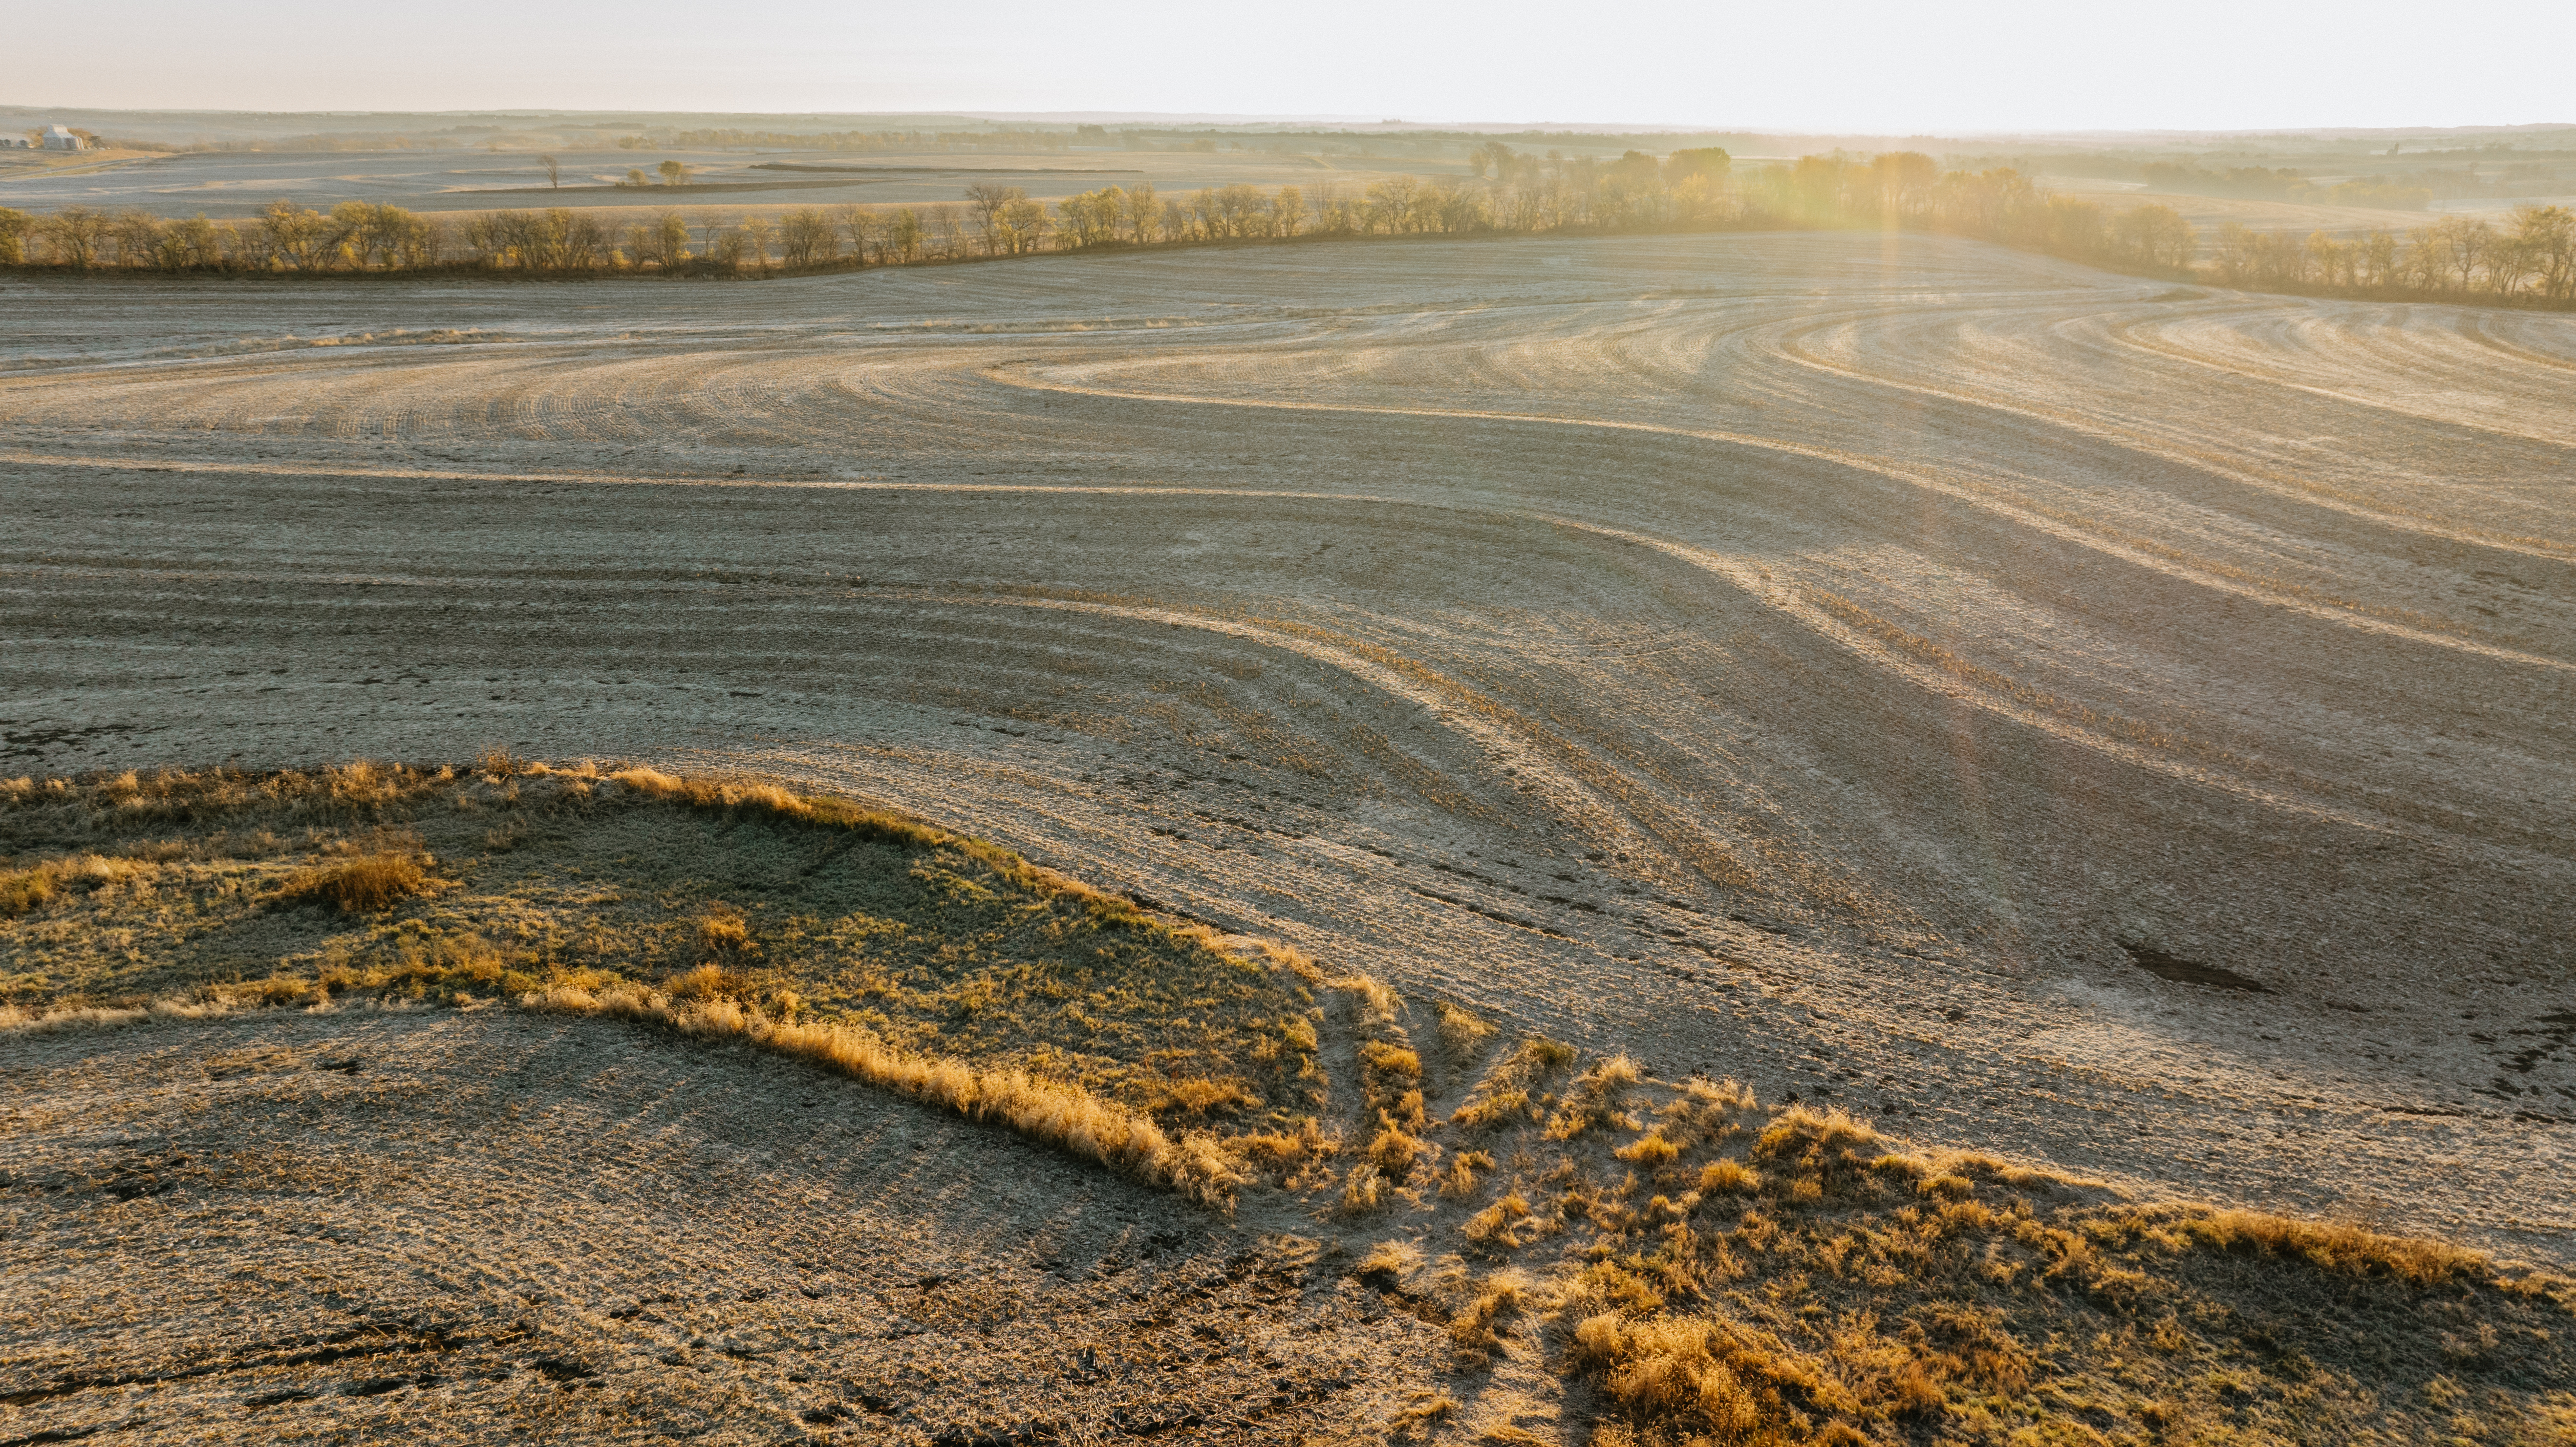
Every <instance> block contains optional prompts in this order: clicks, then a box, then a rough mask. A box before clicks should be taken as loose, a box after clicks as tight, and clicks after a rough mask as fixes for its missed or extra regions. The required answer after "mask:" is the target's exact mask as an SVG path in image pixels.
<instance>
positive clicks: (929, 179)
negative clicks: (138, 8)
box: [0, 150, 1466, 220]
mask: <svg viewBox="0 0 2576 1447" xmlns="http://www.w3.org/2000/svg"><path fill="white" fill-rule="evenodd" d="M558 159H559V160H560V161H561V163H562V167H563V189H561V190H557V189H554V188H552V187H550V186H549V185H548V183H547V180H546V173H545V168H544V167H542V166H540V165H539V164H538V163H537V158H536V157H535V156H534V155H532V154H529V153H527V152H523V151H517V152H482V151H360V152H349V151H331V152H317V153H308V154H296V153H292V152H274V151H249V152H196V153H189V154H180V155H152V156H134V157H130V158H127V159H122V160H115V161H111V162H108V163H106V164H104V165H97V166H89V165H82V166H72V167H61V166H50V167H46V166H39V165H38V164H37V163H35V162H33V161H29V162H22V163H17V164H15V165H14V166H13V164H12V163H11V162H10V161H8V160H6V159H0V206H14V207H17V208H19V209H21V210H25V211H52V210H55V209H58V208H60V207H64V206H91V207H98V208H102V209H107V210H123V209H125V208H128V207H140V208H142V209H144V210H147V211H150V212H152V213H154V214H155V215H160V216H168V217H186V216H194V215H196V214H198V213H199V212H203V213H205V214H206V215H207V216H209V217H212V218H215V219H218V220H221V219H227V218H239V217H244V216H254V215H257V214H258V213H259V211H260V209H261V208H262V207H265V206H267V205H268V204H270V203H271V202H273V201H277V200H279V199H281V198H283V199H286V200H292V201H295V202H297V203H299V204H301V205H305V206H310V207H313V208H315V209H317V210H323V211H328V210H329V209H331V207H332V206H333V205H334V204H336V203H338V202H342V201H371V202H377V203H381V204H389V205H395V206H401V207H404V208H406V209H409V210H413V211H429V212H460V211H488V210H505V209H515V208H521V207H530V206H574V207H580V208H584V209H594V208H596V209H606V210H618V211H625V210H632V211H636V212H637V213H638V215H639V216H640V215H642V214H646V213H649V212H651V211H653V210H655V209H658V208H660V207H663V206H675V207H678V208H679V209H681V210H683V211H686V212H691V213H695V212H698V211H701V210H706V209H718V210H722V211H723V212H725V213H726V214H728V215H743V214H752V213H761V214H769V213H772V212H775V211H784V210H789V209H793V208H795V207H800V206H831V205H839V204H842V203H844V202H857V203H860V204H864V205H878V204H887V205H896V204H902V205H919V204H924V203H941V202H956V201H959V200H960V199H962V193H963V192H964V189H965V188H966V187H967V186H968V185H970V184H974V183H978V182H982V183H985V184H991V185H1011V186H1019V187H1023V188H1025V189H1026V190H1027V191H1028V193H1029V194H1030V195H1031V196H1034V197H1037V198H1038V199H1040V200H1054V199H1057V198H1060V197H1063V196H1068V195H1071V194H1073V193H1075V192H1079V191H1089V190H1096V189H1098V188H1099V187H1102V186H1110V185H1125V184H1129V183H1132V182H1134V181H1137V180H1144V181H1150V182H1152V183H1153V184H1154V185H1155V186H1156V187H1158V188H1160V189H1163V190H1167V191H1170V190H1184V191H1186V190H1197V189H1200V188H1203V187H1210V186H1230V185H1235V184H1237V183H1248V184H1252V185H1258V186H1263V187H1268V188H1276V187H1278V186H1283V185H1294V186H1300V187H1311V186H1314V185H1316V184H1318V183H1324V184H1336V185H1346V186H1350V187H1353V188H1360V187H1365V186H1366V185H1367V184H1368V183H1369V182H1371V181H1375V180H1382V179H1384V178H1385V177H1386V176H1387V175H1389V174H1391V173H1395V172H1402V173H1403V174H1407V175H1417V174H1418V175H1437V174H1464V173H1465V171H1466V167H1465V166H1464V165H1463V164H1459V163H1449V162H1432V161H1413V160H1406V161H1403V162H1394V161H1389V162H1383V163H1377V162H1368V161H1356V160H1353V159H1351V158H1349V157H1336V158H1334V159H1332V160H1330V161H1325V160H1321V159H1314V158H1308V157H1304V156H1274V155H1270V154H1266V153H1248V152H1216V153H1208V154H1200V153H1196V152H1186V151H1141V152H1123V151H1047V152H1043V153H1031V154H1028V155H1009V154H998V153H986V152H980V151H979V152H971V153H961V154H956V155H942V154H939V153H937V152H927V153H925V152H923V151H919V150H904V151H885V152H835V151H775V152H754V151H717V152H702V153H693V152H688V151H622V150H609V151H583V152H567V153H565V154H564V155H562V156H560V157H559V158H558ZM664 160H678V161H681V162H684V163H686V164H687V165H688V166H689V168H690V170H691V176H690V184H689V185H687V186H684V187H682V188H680V189H678V190H676V191H665V190H664V189H663V188H660V187H658V186H657V187H653V188H648V189H646V190H644V191H642V192H638V191H635V190H629V189H620V188H618V187H617V185H616V183H617V182H619V181H620V180H622V179H624V177H625V175H626V173H627V172H628V171H629V170H642V171H644V172H646V173H647V174H648V175H649V174H652V173H653V169H654V167H655V166H657V165H659V164H660V163H661V162H662V161H664ZM773 166H793V167H797V168H799V169H796V170H764V169H761V168H762V167H773ZM807 167H856V168H862V169H861V170H858V171H852V172H832V171H818V170H808V169H803V168H807ZM869 171H874V172H876V173H877V174H868V173H867V172H869ZM761 188H766V189H761Z"/></svg>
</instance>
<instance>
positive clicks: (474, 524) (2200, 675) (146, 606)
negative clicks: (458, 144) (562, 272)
mask: <svg viewBox="0 0 2576 1447" xmlns="http://www.w3.org/2000/svg"><path fill="white" fill-rule="evenodd" d="M0 479H5V496H6V500H7V506H6V507H5V509H0V638H5V639H6V640H7V644H6V648H5V654H0V734H5V739H6V744H5V749H0V752H5V754H6V757H5V759H0V767H5V769H6V770H7V771H8V772H9V773H11V774H24V773H36V774H42V773H46V772H53V773H66V772H70V771H74V770H82V769H92V768H101V767H113V768H125V767H138V766H150V765H153V764H156V763H162V762H174V763H176V762H187V763H213V762H221V761H226V760H230V761H234V762H239V763H243V764H256V765H266V764H284V763H290V762H304V761H313V760H321V759H332V758H347V757H351V756H360V755H364V756H373V757H399V758H416V759H431V758H457V757H464V756H470V755H472V754H474V753H475V752H477V751H479V750H481V749H484V748H487V747H492V746H501V747H507V748H512V749H515V750H518V751H520V752H521V753H524V754H530V755H534V756H537V757H565V756H574V755H596V756H600V757H608V756H628V757H638V758H652V759H660V760H666V761H671V762H674V763H676V764H682V765H686V766H687V767H689V768H692V769H698V770H705V769H710V768H736V769H742V770H747V771H758V772H762V773H766V774H771V775H776V776H782V777H786V778H789V779H793V780H797V781H801V782H804V783H807V784H811V785H816V786H821V787H827V788H832V789H838V790H843V791H849V792H854V793H858V794H863V795H866V796H870V797H876V798H883V799H886V800H890V801H893V802H896V803H899V804H902V805H904V806H906V807H909V808H912V809H914V810H918V811H920V812H922V813H924V814H927V815H929V816H931V817H934V818H937V819H940V820H943V821H946V822H950V823H953V824H955V825H956V826H957V827H960V828H965V829H968V830H971V831H973V832H975V833H978V834H981V835H983V836H986V837H988V838H993V839H997V840H1000V841H1002V842H1005V843H1007V844H1010V845H1011V846H1013V847H1015V848H1019V849H1022V850H1024V851H1026V852H1027V853H1028V854H1029V855H1031V856H1032V857H1033V858H1036V859H1039V860H1042V861H1044V862H1047V863H1050V864H1055V865H1060V866H1062V867H1065V868H1068V869H1070V870H1073V871H1075V872H1077V873H1079V874H1081V875H1083V876H1085V877H1087V878H1090V879H1093V880H1095V881H1097V882H1100V883H1102V884H1105V885H1117V886H1120V887H1124V888H1127V889H1130V890H1131V891H1133V892H1134V893H1136V894H1138V895H1139V896H1142V897H1144V898H1146V899H1148V900H1151V901H1155V902H1159V903H1160V904H1161V905H1163V906H1165V907H1167V908H1171V909H1175V910H1180V911H1185V912H1187V913H1189V914H1192V915H1195V916H1198V917H1201V918H1204V919H1207V920H1209V921H1212V922H1214V923H1217V924H1220V925H1222V926H1224V927H1226V928H1229V929H1236V930H1244V931H1251V932H1257V933H1266V934H1272V935H1276V936H1279V937H1282V938H1285V939H1288V940H1291V941H1293V942H1295V943H1297V944H1298V945H1300V946H1302V947H1304V948H1306V949H1308V950H1310V951H1311V952H1313V953H1315V954H1316V955H1317V956H1318V957H1319V958H1321V959H1323V960H1324V961H1326V962H1327V963H1328V964H1329V965H1332V966H1334V967H1337V968H1338V967H1349V968H1356V969H1365V970H1369V971H1372V972H1375V973H1378V974H1380V975H1383V976H1385V977H1386V978H1388V979H1389V980H1390V981H1391V982H1392V983H1394V984H1396V985H1397V986H1398V987H1399V988H1400V989H1428V990H1432V991H1435V992H1441V993H1447V994H1450V995H1454V996H1457V997H1460V998H1464V999H1468V1000H1471V1001H1473V1002H1475V1003H1476V1004H1477V1005H1479V1006H1480V1007H1482V1008H1484V1009H1486V1010H1488V1011H1489V1012H1492V1013H1494V1014H1496V1015H1497V1016H1499V1017H1501V1018H1503V1019H1505V1020H1507V1021H1509V1022H1511V1023H1513V1024H1514V1025H1515V1026H1518V1027H1521V1028H1528V1029H1535V1030H1543V1031H1546V1032H1548V1033H1551V1034H1555V1035H1558V1036H1561V1037H1563V1038H1567V1039H1570V1040H1574V1041H1577V1042H1578V1043H1581V1044H1583V1045H1585V1046H1587V1047H1593V1048H1610V1047H1625V1048H1627V1049H1630V1050H1632V1051H1634V1052H1636V1053H1638V1054H1639V1055H1640V1056H1641V1057H1642V1058H1644V1059H1645V1060H1646V1061H1647V1062H1648V1063H1649V1064H1651V1065H1652V1066H1654V1067H1655V1068H1657V1069H1658V1070H1660V1071H1663V1072H1664V1073H1666V1074H1667V1075H1674V1076H1677V1075H1680V1074H1682V1073H1683V1072H1685V1071H1688V1070H1691V1069H1695V1068H1704V1069H1706V1070H1707V1071H1709V1072H1710V1073H1712V1074H1733V1075H1736V1076H1739V1077H1743V1078H1746V1079H1748V1080H1750V1081H1752V1082H1753V1083H1754V1084H1755V1085H1756V1086H1757V1088H1759V1089H1761V1090H1762V1092H1763V1093H1764V1095H1765V1097H1766V1098H1768V1097H1773V1096H1778V1095H1781V1094H1784V1093H1786V1092H1789V1091H1796V1092H1798V1093H1800V1094H1801V1095H1802V1096H1804V1097H1805V1098H1807V1099H1823V1100H1826V1101H1830V1102H1833V1103H1837V1104H1842V1105H1846V1106H1848V1107H1849V1108H1851V1109H1852V1110H1853V1111H1855V1112H1856V1113H1859V1114H1863V1115H1868V1116H1872V1117H1875V1118H1876V1119H1877V1120H1878V1121H1879V1122H1880V1124H1881V1125H1882V1127H1884V1128H1887V1129H1890V1130H1893V1131H1897V1132H1901V1133H1907V1134H1911V1135H1914V1136H1917V1137H1919V1138H1921V1139H1923V1140H1925V1141H1927V1142H1937V1143H1945V1144H1974V1145H1978V1146H1982V1147H1986V1148H1990V1149H1998V1150H2002V1151H2006V1152H2010V1153H2017V1154H2020V1155H2023V1156H2026V1157H2029V1158H2032V1159H2035V1160H2044V1161H2047V1162H2051V1163H2054V1164H2056V1165H2057V1166H2060V1167H2062V1168H2066V1169H2072V1170H2076V1171H2079V1172H2086V1173H2091V1174H2096V1175H2101V1176H2104V1177H2108V1178H2111V1179H2113V1180H2115V1181H2121V1182H2133V1183H2139V1184H2142V1185H2152V1186H2153V1187H2154V1188H2155V1189H2156V1190H2158V1191H2160V1192H2164V1193H2174V1192H2179V1193H2182V1194H2186V1195H2193V1196H2207V1197H2211V1198H2216V1199H2222V1200H2230V1201H2244V1202H2255V1203H2260V1204H2264V1205H2269V1206H2273V1207H2277V1208H2284V1209H2301V1210H2307V1211H2316V1212H2325V1213H2329V1214H2347V1215H2355V1216H2360V1217H2363V1218H2366V1219H2370V1220H2372V1221H2375V1222H2377V1223H2379V1224H2381V1225H2384V1226H2388V1227H2392V1228H2403V1229H2417V1230H2432V1231H2439V1232H2443V1233H2446V1234H2451V1235H2455V1236H2458V1237H2460V1238H2462V1239H2466V1240H2469V1241H2472V1242H2475V1243H2478V1244H2483V1245H2489V1246H2496V1247H2502V1248H2505V1249H2507V1250H2509V1251H2512V1252H2516V1253H2523V1254H2534V1255H2540V1256H2546V1257H2555V1258H2559V1259H2565V1258H2567V1257H2569V1256H2570V1255H2576V1235H2571V1232H2576V1203H2571V1199H2570V1196H2569V1193H2568V1192H2567V1190H2566V1184H2565V1183H2566V1181H2567V1180H2568V1179H2569V1176H2570V1172H2571V1169H2576V1160H2571V1152H2570V1149H2569V1147H2570V1142H2571V1134H2576V1126H2572V1125H2571V1123H2576V981H2571V965H2576V946H2571V944H2570V943H2569V941H2570V940H2571V938H2576V706H2571V705H2576V499H2571V488H2576V322H2571V321H2570V319H2568V318H2566V317H2560V316H2542V315H2526V314H2518V313H2511V312H2494V311H2472V310H2460V309H2450V308H2439V307H2423V306H2413V307H2409V306H2389V305H2377V304H2355V303H2333V302H2319V301H2308V300H2298V299H2288V298H2276V297H2261V296H2251V295H2241V294H2232V293H2223V292H2209V291H2202V290H2181V291H2177V290H2174V289H2171V288H2169V287H2168V286H2166V285H2164V284H2162V283H2152V282H2142V281H2136V280H2132V279H2127V278H2121V277H2114V276H2108V275H2105V274H2102V273H2098V272H2093V271H2089V270H2086V269H2083V268H2080V267H2075V266H2072V265H2067V264H2063V263H2058V262H2053V261H2048V260H2044V259H2036V258H2032V257H2028V256H2021V255H2016V254H2013V253H2009V252H2005V251H2001V250H1997V249H1994V248H1990V247H1985V246H1981V245H1976V244H1972V243H1966V242H1955V241H1941V240H1928V239H1921V238H1905V239H1902V240H1897V239H1890V240H1886V241H1881V240H1879V239H1876V238H1858V237H1852V236H1848V235H1835V236H1792V235H1779V236H1732V237H1704V238H1688V239H1626V240H1592V241H1537V240H1522V241H1510V242H1494V243H1431V242H1421V243H1415V242H1386V243H1359V244H1345V245H1332V246H1322V245H1318V246H1296V247H1276V248H1264V249H1242V250H1203V251H1195V252H1182V253H1168V254H1159V255H1147V256H1132V257H1080V256H1075V257H1050V258H1043V259H1035V260H1029V261H1024V262H1018V263H1012V264H995V265H977V266H959V267H941V268H918V269H910V270H902V271H883V272H872V273H865V274H859V275H852V276H842V277H832V278H819V279H811V280H801V281H788V282H771V283H766V284H706V285H664V284H645V283H598V284H584V285H560V286H558V285H485V284H473V285H467V284H457V283H424V284H417V285H413V284H374V285H354V284H347V283H319V284H313V285H283V284H278V285H270V284H242V283H231V284H196V283H173V284H153V283H117V284H113V285H107V284H92V285H72V284H67V283H55V282H43V283H30V282H12V283H8V284H6V285H5V286H0Z"/></svg>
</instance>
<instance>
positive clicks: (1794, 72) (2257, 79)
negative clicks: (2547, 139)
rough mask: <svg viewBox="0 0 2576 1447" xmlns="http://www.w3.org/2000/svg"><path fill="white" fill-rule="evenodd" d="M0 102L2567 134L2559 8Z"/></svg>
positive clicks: (2568, 45) (66, 26) (1718, 13)
mask: <svg viewBox="0 0 2576 1447" xmlns="http://www.w3.org/2000/svg"><path fill="white" fill-rule="evenodd" d="M0 34H5V36H6V39H5V41H0V104H15V105H85V106H112V107H149V108H190V109H193V108H220V109H228V110H233V109H238V110H323V109H335V110H451V109H463V108H469V107H499V106H546V107H557V108H587V107H601V108H628V107H639V108H651V109H656V110H744V111H811V110H830V111H867V110H1014V111H1066V110H1118V111H1221V112H1235V113H1283V114H1305V115H1311V114H1326V113H1331V114H1353V115H1361V116H1367V117H1371V118H1376V117H1380V116H1388V117H1402V118H1404V119H1406V120H1413V121H1441V120H1448V121H1467V120H1475V121H1547V120H1553V121H1621V122H1672V123H1688V124H1694V125H1709V126H1723V127H1760V128H1774V129H1785V128H1800V129H1816V130H1855V131H1882V132H1907V131H1918V130H1919V131H1951V132H1957V131H1963V130H2009V129H2023V128H2027V129H2070V128H2129V127H2157V128H2164V127H2171V128H2183V129H2232V128H2238V127H2273V126H2302V125H2316V126H2326V125H2339V126H2377V125H2387V126H2430V125H2489V124H2515V123H2521V122H2530V121H2561V122H2563V121H2576V79H2571V74H2570V70H2569V64H2568V58H2569V57H2570V56H2571V55H2576V3H2570V0H2465V3H2460V4H2453V5H2446V6H2436V7H2431V8H2427V7H2425V6H2423V5H2421V4H2409V5H2399V4H2396V3H2394V0H2353V3H2347V4H2340V5H2333V6H2327V5H2321V4H2317V3H2314V0H2299V3H2283V0H2234V3H2223V4H2222V3H2213V0H2179V3H2171V0H2169V3H2163V4H2155V5H2144V4H2139V5H2120V6H2112V5H2082V4H2067V3H2065V0H2048V3H2038V0H1979V3H1967V4H1962V3H1950V4H1923V3H1904V4H1897V3H1888V0H1845V3H1840V4H1834V5H1821V4H1804V5H1799V4H1774V5H1764V6H1758V7H1757V6H1744V5H1734V4H1726V3H1708V0H1642V3H1640V0H1628V3H1620V0H1612V3H1606V4H1599V5H1588V6H1584V5H1568V6H1546V7H1540V6H1534V5H1526V4H1516V3H1513V0H1493V3H1478V4H1474V5H1465V4H1438V5H1424V4H1406V3H1403V0H1396V3H1385V0H1378V3H1360V0H1321V3H1308V4H1275V5H1211V4H1206V3H1192V4H1180V3H1168V0H1148V3H1137V0H1123V3H1122V0H1109V3H1092V4H1068V3H1065V0H1048V3H1035V0H988V3H982V4H931V5H902V4H887V3H875V4H855V3H850V0H831V3H824V0H768V3H764V4H759V5H749V6H745V5H726V4H709V3H705V0H697V3H678V0H618V3H615V4H605V3H597V0H572V3H564V0H510V3H501V0H440V3H433V4H408V5H386V4H366V3H359V4H351V3H348V0H327V3H326V0H221V3H210V0H184V3H181V0H126V3H120V4H117V5H114V6H112V7H106V8H102V7H100V6H96V5H81V4H60V3H55V4H22V5H17V6H13V7H11V12H10V16H9V19H8V22H7V25H6V29H5V32H0Z"/></svg>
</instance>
